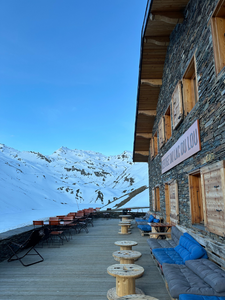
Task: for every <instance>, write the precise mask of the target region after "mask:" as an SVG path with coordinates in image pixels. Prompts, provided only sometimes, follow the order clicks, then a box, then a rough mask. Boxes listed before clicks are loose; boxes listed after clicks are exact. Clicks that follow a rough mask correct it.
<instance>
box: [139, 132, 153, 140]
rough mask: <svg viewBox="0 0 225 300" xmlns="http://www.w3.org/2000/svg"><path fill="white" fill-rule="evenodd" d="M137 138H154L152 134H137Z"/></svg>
mask: <svg viewBox="0 0 225 300" xmlns="http://www.w3.org/2000/svg"><path fill="white" fill-rule="evenodd" d="M136 136H139V137H142V138H144V139H150V138H152V133H137V134H136Z"/></svg>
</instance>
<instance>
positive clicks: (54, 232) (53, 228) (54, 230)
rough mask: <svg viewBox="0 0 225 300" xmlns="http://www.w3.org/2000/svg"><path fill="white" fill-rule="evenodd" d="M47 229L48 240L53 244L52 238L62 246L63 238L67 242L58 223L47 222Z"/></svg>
mask: <svg viewBox="0 0 225 300" xmlns="http://www.w3.org/2000/svg"><path fill="white" fill-rule="evenodd" d="M49 228H50V239H51V241H52V242H53V237H57V238H58V239H59V240H60V241H61V242H62V244H63V240H64V238H65V239H66V241H67V242H68V239H67V237H66V235H65V233H64V231H63V230H62V226H61V224H60V221H59V220H58V221H49Z"/></svg>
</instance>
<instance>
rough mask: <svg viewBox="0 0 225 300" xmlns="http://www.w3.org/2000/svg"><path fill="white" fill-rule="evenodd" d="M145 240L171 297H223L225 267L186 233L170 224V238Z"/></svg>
mask: <svg viewBox="0 0 225 300" xmlns="http://www.w3.org/2000/svg"><path fill="white" fill-rule="evenodd" d="M147 243H148V245H149V247H150V252H151V253H152V256H153V258H154V259H155V260H156V263H157V265H158V267H159V268H160V270H161V273H162V275H163V276H164V279H165V283H166V286H167V288H168V290H169V293H170V295H171V297H172V298H173V299H179V300H190V299H193V300H195V299H196V300H207V299H208V300H225V271H224V270H222V269H221V268H220V267H219V266H218V265H217V264H216V263H215V262H213V261H211V260H210V259H209V258H208V255H207V252H206V250H205V249H204V247H202V246H201V245H200V244H199V243H198V242H197V241H196V240H195V239H194V238H193V237H192V236H191V235H190V234H188V233H187V232H184V233H182V232H181V231H180V230H179V229H178V228H177V227H175V226H173V227H172V231H171V240H156V239H152V238H150V239H148V240H147Z"/></svg>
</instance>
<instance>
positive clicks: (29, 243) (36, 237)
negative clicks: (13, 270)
mask: <svg viewBox="0 0 225 300" xmlns="http://www.w3.org/2000/svg"><path fill="white" fill-rule="evenodd" d="M43 237H44V230H43V229H40V230H34V231H32V233H31V234H30V236H29V237H28V239H27V240H26V241H24V242H23V243H16V242H13V241H10V244H9V245H7V246H8V247H9V248H10V250H11V251H12V255H11V256H10V258H9V259H8V262H11V261H14V260H19V261H20V262H21V264H22V265H23V266H24V267H28V266H31V265H34V264H37V263H39V262H42V261H44V258H43V257H42V256H41V254H40V253H39V252H38V251H37V250H36V249H35V246H36V245H37V244H38V243H39V242H40V241H41V240H42V239H43ZM25 248H26V252H25V254H23V255H22V256H19V255H18V253H19V252H20V251H22V250H24V249H25ZM32 250H33V252H35V253H31V251H32ZM27 255H37V256H39V257H40V259H39V260H38V261H35V262H32V263H25V262H24V261H23V260H22V259H23V258H25V257H26V256H27Z"/></svg>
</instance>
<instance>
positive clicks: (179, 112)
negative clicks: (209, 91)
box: [172, 56, 198, 129]
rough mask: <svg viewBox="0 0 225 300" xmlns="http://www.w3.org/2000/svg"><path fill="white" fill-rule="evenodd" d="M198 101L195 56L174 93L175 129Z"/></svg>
mask: <svg viewBox="0 0 225 300" xmlns="http://www.w3.org/2000/svg"><path fill="white" fill-rule="evenodd" d="M197 101H198V82H197V70H196V60H195V56H194V57H193V58H192V59H191V61H190V64H189V66H188V68H187V70H186V72H185V74H184V76H183V79H182V82H181V81H180V82H178V84H177V86H176V88H175V90H174V92H173V95H172V117H173V129H176V128H177V127H178V125H179V124H180V123H181V121H182V120H183V117H184V116H187V115H188V113H189V112H190V111H191V110H192V109H193V107H194V106H195V104H196V103H197Z"/></svg>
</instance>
